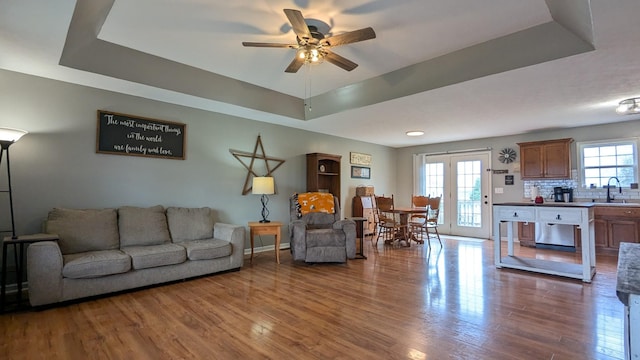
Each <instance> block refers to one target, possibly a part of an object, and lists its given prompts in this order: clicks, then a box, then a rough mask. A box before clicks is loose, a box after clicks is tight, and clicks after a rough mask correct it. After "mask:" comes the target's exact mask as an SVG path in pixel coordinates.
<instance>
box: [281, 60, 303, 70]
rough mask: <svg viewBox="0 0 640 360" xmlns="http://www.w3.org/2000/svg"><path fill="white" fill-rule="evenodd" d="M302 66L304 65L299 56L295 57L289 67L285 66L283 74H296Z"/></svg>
mask: <svg viewBox="0 0 640 360" xmlns="http://www.w3.org/2000/svg"><path fill="white" fill-rule="evenodd" d="M303 64H304V59H303V58H300V57H299V56H296V57H295V58H294V59H293V61H292V62H291V64H289V66H287V68H286V69H285V70H284V72H288V73H296V72H298V70H300V68H301V67H302V65H303Z"/></svg>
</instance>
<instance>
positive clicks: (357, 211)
mask: <svg viewBox="0 0 640 360" xmlns="http://www.w3.org/2000/svg"><path fill="white" fill-rule="evenodd" d="M351 211H352V213H353V216H354V217H363V218H366V219H367V220H366V221H365V222H364V226H363V230H364V235H365V236H374V235H375V233H376V221H375V216H376V214H375V211H376V199H375V197H374V196H373V195H365V196H354V197H353V204H352V207H351ZM357 231H358V238H360V237H361V234H360V229H359V228H357Z"/></svg>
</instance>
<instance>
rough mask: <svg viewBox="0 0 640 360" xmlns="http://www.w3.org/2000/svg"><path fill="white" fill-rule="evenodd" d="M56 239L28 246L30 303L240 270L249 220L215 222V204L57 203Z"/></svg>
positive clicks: (50, 226)
mask: <svg viewBox="0 0 640 360" xmlns="http://www.w3.org/2000/svg"><path fill="white" fill-rule="evenodd" d="M45 232H47V233H50V234H57V235H58V237H59V240H58V241H44V242H39V243H34V244H32V245H31V246H29V248H28V249H27V274H28V281H29V301H30V303H31V305H33V306H39V305H45V304H52V303H56V302H62V301H67V300H73V299H79V298H84V297H89V296H94V295H100V294H108V293H111V292H117V291H122V290H127V289H132V288H137V287H142V286H148V285H154V284H159V283H163V282H168V281H174V280H181V279H186V278H190V277H194V276H200V275H206V274H212V273H216V272H220V271H226V270H235V269H240V268H241V267H242V263H243V259H244V241H245V228H244V227H243V226H237V225H230V224H223V223H215V222H214V219H213V211H212V210H211V209H210V208H207V207H203V208H180V207H169V208H167V209H165V208H164V207H162V206H160V205H158V206H154V207H149V208H139V207H130V206H125V207H120V208H118V209H83V210H78V209H58V208H56V209H53V210H52V211H50V212H49V215H48V218H47V220H46V222H45Z"/></svg>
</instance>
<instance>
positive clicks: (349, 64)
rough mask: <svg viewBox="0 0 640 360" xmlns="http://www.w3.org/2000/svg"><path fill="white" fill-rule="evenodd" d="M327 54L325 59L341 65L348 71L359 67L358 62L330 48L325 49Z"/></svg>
mask: <svg viewBox="0 0 640 360" xmlns="http://www.w3.org/2000/svg"><path fill="white" fill-rule="evenodd" d="M324 51H325V54H324V59H325V60H327V61H328V62H330V63H332V64H333V65H336V66H338V67H341V68H343V69H345V70H347V71H351V70H353V69H355V68H357V67H358V64H356V63H354V62H353V61H351V60H349V59H347V58H345V57H342V56H340V55H338V54H336V53H334V52H332V51H329V50H326V49H325V50H324Z"/></svg>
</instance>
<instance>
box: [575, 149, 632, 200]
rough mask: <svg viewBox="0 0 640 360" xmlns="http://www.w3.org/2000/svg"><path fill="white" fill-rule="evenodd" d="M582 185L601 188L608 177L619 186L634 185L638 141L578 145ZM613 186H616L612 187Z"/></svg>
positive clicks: (605, 183) (606, 182)
mask: <svg viewBox="0 0 640 360" xmlns="http://www.w3.org/2000/svg"><path fill="white" fill-rule="evenodd" d="M578 152H579V156H578V158H579V160H580V162H581V163H580V171H581V178H582V185H584V186H585V187H596V188H601V187H603V186H606V185H607V184H608V181H609V179H610V178H611V177H613V176H615V177H617V178H618V179H619V180H620V184H621V186H626V187H628V186H629V184H631V183H634V182H637V180H636V179H637V174H638V155H637V140H636V139H623V140H610V141H600V142H585V143H579V144H578ZM611 185H615V184H613V183H612V184H611Z"/></svg>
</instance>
